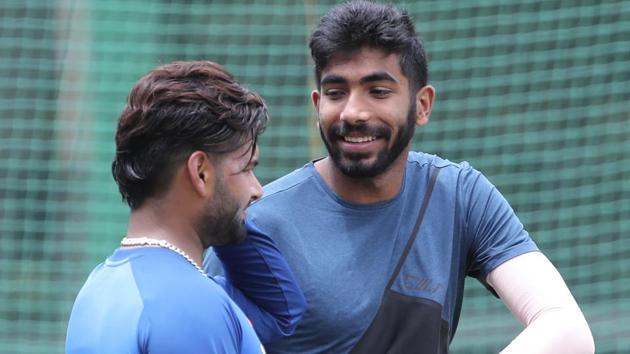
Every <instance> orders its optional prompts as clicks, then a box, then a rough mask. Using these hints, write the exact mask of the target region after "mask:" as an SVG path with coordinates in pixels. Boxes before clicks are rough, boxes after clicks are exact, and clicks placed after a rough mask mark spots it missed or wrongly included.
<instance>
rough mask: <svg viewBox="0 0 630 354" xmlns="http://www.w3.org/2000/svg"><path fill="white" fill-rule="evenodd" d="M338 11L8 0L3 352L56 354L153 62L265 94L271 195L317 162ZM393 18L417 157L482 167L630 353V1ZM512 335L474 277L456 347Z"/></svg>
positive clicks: (263, 170) (113, 199) (489, 0)
mask: <svg viewBox="0 0 630 354" xmlns="http://www.w3.org/2000/svg"><path fill="white" fill-rule="evenodd" d="M334 3H335V2H334V1H315V0H304V1H227V0H225V1H193V0H160V1H158V0H154V1H139V0H124V1H123V0H109V1H96V0H92V1H89V0H86V1H78V0H49V1H38V0H2V1H1V3H0V203H1V204H0V352H1V353H61V352H63V345H64V339H65V330H66V323H67V320H68V315H69V312H70V309H71V306H72V303H73V300H74V297H75V295H76V293H77V292H78V290H79V288H80V287H81V285H82V284H83V282H84V281H85V279H86V277H87V275H88V274H89V272H90V270H91V269H92V268H93V267H94V266H95V265H96V264H97V263H99V262H101V261H102V260H103V259H104V258H105V257H106V256H107V255H109V254H110V252H111V251H112V250H113V248H115V247H116V246H117V244H118V242H119V240H120V239H121V238H122V236H123V233H124V231H125V228H126V221H127V213H128V209H127V207H126V206H125V205H124V204H123V203H122V202H121V200H120V196H119V195H118V192H117V189H116V186H115V183H114V181H113V179H112V177H111V173H110V164H111V160H112V158H113V152H114V140H113V135H114V129H115V125H116V120H117V117H118V114H119V113H120V111H121V109H122V107H123V105H124V101H125V98H126V96H127V93H128V92H129V90H130V89H131V87H132V85H133V84H134V82H135V81H136V80H137V79H139V78H140V77H141V76H142V75H143V74H145V73H146V72H147V71H149V70H150V69H152V68H153V67H155V66H157V65H160V64H164V63H168V62H170V61H173V60H187V59H206V60H212V61H216V62H219V63H222V64H224V65H225V66H226V68H227V69H228V70H230V71H231V72H232V73H233V74H234V75H235V76H236V77H237V78H238V79H239V81H241V82H242V83H244V84H246V85H247V86H249V87H250V88H252V89H254V90H256V91H258V92H260V93H261V94H262V95H263V96H264V97H265V98H266V100H267V102H268V105H269V108H270V111H271V115H272V122H271V125H270V127H269V128H268V130H267V131H266V132H265V134H264V135H263V137H262V139H261V141H260V143H261V149H262V151H261V164H260V166H259V167H258V168H257V174H258V176H259V178H260V179H261V181H262V182H269V181H271V180H273V179H275V178H277V177H279V176H281V175H283V174H285V173H287V172H289V171H291V170H293V169H295V168H298V167H301V166H302V165H303V164H304V163H306V162H307V161H308V160H310V159H313V158H316V157H319V156H322V155H323V154H324V153H325V150H324V149H323V147H322V145H321V144H320V139H319V135H318V133H317V131H316V129H315V117H314V114H313V110H312V108H311V106H310V102H309V94H310V91H311V90H312V89H313V87H314V82H313V78H312V75H311V74H312V64H311V61H310V57H309V52H308V48H307V44H306V43H307V40H308V35H309V32H310V30H311V28H312V27H313V25H314V23H315V22H316V21H317V19H318V17H319V16H320V15H322V14H323V13H324V12H325V11H326V10H327V9H329V8H330V6H331V5H333V4H334ZM395 3H397V4H398V5H401V6H403V7H405V8H407V9H408V10H409V12H410V13H411V14H412V15H413V16H414V18H415V21H416V24H417V30H418V32H419V33H420V34H421V36H422V37H423V38H424V40H425V44H426V48H427V50H428V53H429V57H430V69H429V70H430V82H431V83H432V84H433V85H434V86H435V87H436V89H437V101H436V103H435V108H434V111H433V114H432V117H431V118H432V120H431V123H430V124H429V125H428V126H426V127H423V128H421V129H418V130H417V131H416V136H415V140H414V141H415V142H414V148H415V149H418V150H422V151H425V152H429V153H435V154H438V155H441V156H443V157H445V158H448V159H450V160H452V161H462V160H467V161H469V162H470V163H471V164H472V165H473V166H475V167H476V168H478V169H480V170H481V171H483V172H484V173H485V174H486V175H487V176H488V177H489V179H490V180H491V181H493V182H494V183H495V184H496V185H497V187H498V188H499V189H500V190H501V191H502V192H503V194H504V195H505V196H506V197H507V199H508V200H509V201H510V202H511V204H512V206H513V207H514V209H515V210H516V211H517V213H518V215H519V216H520V218H521V220H522V221H523V223H524V224H525V225H526V227H527V229H528V230H529V231H530V233H531V235H532V237H533V238H534V239H535V241H536V242H537V243H538V245H539V246H540V248H541V249H542V250H543V251H544V252H545V253H546V254H547V256H548V257H549V258H550V259H551V260H552V262H553V263H554V264H555V265H556V266H557V267H558V269H559V270H560V272H561V273H562V275H563V276H564V278H565V280H566V282H567V283H568V285H569V287H570V288H571V289H572V291H573V294H574V295H575V297H576V298H577V300H578V302H579V303H580V305H581V307H582V309H583V311H584V313H585V315H586V317H587V319H588V321H589V323H590V325H591V328H592V330H593V333H594V336H595V342H596V347H597V350H598V353H621V352H628V351H629V350H630V104H629V103H628V101H629V100H630V2H628V1H623V0H609V1H585V0H584V1H582V0H574V1H556V0H549V1H545V0H540V1H536V0H519V1H500V0H485V1H470V2H465V1H455V0H450V1H447V0H442V1H439V2H438V1H406V2H403V1H401V2H395ZM520 328H521V327H520V324H519V323H518V322H517V321H516V320H515V319H514V318H513V317H512V316H511V315H510V314H509V312H508V311H507V310H506V309H505V307H504V306H503V304H502V303H501V301H500V300H497V299H495V298H493V297H492V296H490V295H489V293H487V291H486V290H485V289H483V287H482V286H480V284H479V283H478V282H477V281H475V280H472V279H471V280H469V281H468V283H467V289H466V297H465V301H464V308H463V312H462V321H461V324H460V326H459V329H458V332H457V334H456V336H455V339H454V341H453V343H452V346H451V350H452V352H453V353H491V352H498V351H499V350H500V348H502V346H504V345H506V344H507V343H508V342H509V341H510V340H511V338H512V337H513V336H515V335H516V334H517V333H518V331H519V330H520Z"/></svg>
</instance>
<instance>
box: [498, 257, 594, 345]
mask: <svg viewBox="0 0 630 354" xmlns="http://www.w3.org/2000/svg"><path fill="white" fill-rule="evenodd" d="M487 281H488V283H489V284H490V285H491V286H492V287H493V288H494V289H495V291H496V292H497V294H498V295H499V297H500V298H501V299H502V300H503V301H504V303H505V304H506V306H507V307H508V308H509V309H510V311H511V312H512V313H513V314H514V315H515V316H516V317H517V318H518V319H519V321H521V323H523V325H525V329H524V330H523V331H522V332H521V333H520V334H519V335H518V336H517V337H516V338H515V339H514V340H513V341H512V342H511V343H510V344H509V345H508V346H507V347H506V348H505V349H504V351H503V352H502V353H505V354H511V353H554V354H555V353H572V354H573V353H575V354H578V353H593V352H594V343H593V336H592V334H591V331H590V329H589V327H588V324H587V322H586V319H585V318H584V315H583V314H582V311H581V310H580V308H579V306H578V304H577V303H576V301H575V299H574V298H573V296H572V295H571V292H570V291H569V289H568V288H567V286H566V284H565V283H564V280H563V279H562V277H561V276H560V274H559V273H558V271H557V270H556V268H555V267H554V266H553V265H552V264H551V262H549V260H548V259H547V258H546V257H545V256H544V255H543V254H542V253H539V252H531V253H527V254H524V255H521V256H519V257H516V258H514V259H512V260H510V261H507V262H505V263H504V264H502V265H500V266H499V267H497V269H495V270H494V271H492V272H491V273H490V275H488V278H487Z"/></svg>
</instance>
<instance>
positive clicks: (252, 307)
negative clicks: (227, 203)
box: [213, 218, 306, 343]
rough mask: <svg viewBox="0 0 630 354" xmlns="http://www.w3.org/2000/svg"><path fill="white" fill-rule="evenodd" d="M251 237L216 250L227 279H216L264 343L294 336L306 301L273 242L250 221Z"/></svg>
mask: <svg viewBox="0 0 630 354" xmlns="http://www.w3.org/2000/svg"><path fill="white" fill-rule="evenodd" d="M245 225H246V228H247V232H248V236H247V237H246V238H245V240H244V241H243V242H241V243H239V244H237V245H229V246H218V247H213V249H214V253H215V254H216V256H217V257H218V258H219V260H220V261H221V263H222V264H223V269H224V271H225V278H223V277H215V279H216V280H217V282H218V283H219V284H221V285H222V286H223V287H224V289H225V291H226V292H227V293H228V294H229V295H230V297H231V298H232V300H234V302H236V304H238V306H239V307H240V308H241V309H242V310H243V312H244V313H245V315H246V316H247V317H248V318H249V319H250V320H251V321H252V323H253V325H254V329H255V330H256V333H257V334H258V337H259V338H260V340H261V341H262V342H263V343H266V342H269V341H271V340H272V339H274V338H278V337H281V336H288V335H290V334H292V333H293V331H294V329H295V327H296V326H297V323H298V321H299V320H300V319H301V317H302V314H303V312H304V310H305V308H306V300H305V299H304V295H303V293H302V291H301V290H300V288H299V287H298V285H297V282H296V280H295V278H294V276H293V273H292V272H291V270H290V269H289V265H288V264H287V262H286V261H285V260H284V258H283V257H282V255H281V253H280V251H279V250H278V248H277V247H276V245H275V243H274V242H273V240H272V239H271V238H270V237H269V236H268V235H266V234H265V233H264V232H263V231H261V230H260V229H259V228H258V227H257V226H256V225H255V224H254V222H253V221H252V220H251V219H250V218H247V219H246V222H245Z"/></svg>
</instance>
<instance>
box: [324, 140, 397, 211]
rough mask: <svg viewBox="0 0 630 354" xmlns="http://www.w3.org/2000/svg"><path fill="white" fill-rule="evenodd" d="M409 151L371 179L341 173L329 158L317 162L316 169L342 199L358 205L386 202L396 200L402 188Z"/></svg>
mask: <svg viewBox="0 0 630 354" xmlns="http://www.w3.org/2000/svg"><path fill="white" fill-rule="evenodd" d="M407 153H408V151H407V150H405V151H403V152H402V153H401V154H400V156H399V157H398V158H397V159H396V160H395V161H394V162H393V163H392V165H391V166H390V167H389V168H388V169H387V170H386V171H385V172H383V173H381V174H380V175H378V176H375V177H371V178H353V177H349V176H346V175H345V174H343V172H341V171H340V170H339V169H338V168H337V166H336V165H335V163H334V162H333V161H332V159H331V158H330V156H329V157H327V158H325V159H323V160H320V161H317V162H316V163H315V169H316V170H317V172H318V173H319V174H320V175H321V176H322V178H323V179H324V182H326V184H327V185H328V187H330V189H332V190H333V191H334V192H335V193H336V194H337V195H339V196H340V197H341V198H343V199H345V200H347V201H349V202H353V203H358V204H371V203H378V202H384V201H387V200H390V199H392V198H394V197H395V196H396V195H397V194H398V193H399V192H400V188H401V187H402V181H403V177H404V174H405V164H406V162H407Z"/></svg>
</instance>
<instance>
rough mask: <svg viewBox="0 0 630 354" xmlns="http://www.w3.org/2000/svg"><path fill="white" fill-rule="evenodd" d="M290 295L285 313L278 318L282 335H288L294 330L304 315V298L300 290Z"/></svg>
mask: <svg viewBox="0 0 630 354" xmlns="http://www.w3.org/2000/svg"><path fill="white" fill-rule="evenodd" d="M291 297H292V299H291V301H290V306H289V308H288V311H287V313H286V315H285V316H282V318H280V319H279V320H278V327H279V329H280V331H279V332H280V335H281V336H282V337H288V336H290V335H292V334H293V332H295V329H296V328H297V326H298V325H299V324H300V321H301V320H302V316H304V313H305V312H306V299H305V298H304V295H303V294H302V292H298V293H296V294H293V296H291Z"/></svg>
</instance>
